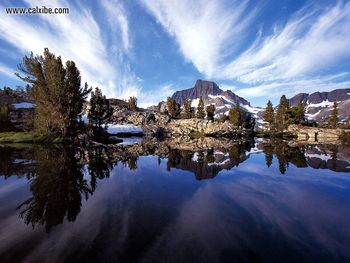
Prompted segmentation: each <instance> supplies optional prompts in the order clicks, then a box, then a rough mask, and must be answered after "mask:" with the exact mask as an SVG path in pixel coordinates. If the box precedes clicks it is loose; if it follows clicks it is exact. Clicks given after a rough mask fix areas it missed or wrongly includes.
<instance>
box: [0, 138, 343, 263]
mask: <svg viewBox="0 0 350 263" xmlns="http://www.w3.org/2000/svg"><path fill="white" fill-rule="evenodd" d="M349 247H350V148H349V147H346V146H337V145H300V144H297V143H295V142H285V141H284V142H283V141H263V140H254V141H217V140H214V139H213V140H211V139H206V140H204V141H202V140H197V141H186V142H181V141H162V142H157V141H149V142H148V141H141V142H140V141H137V143H136V144H132V143H125V144H124V145H121V146H118V147H113V148H103V147H95V148H90V149H80V148H72V147H59V146H52V145H50V146H47V147H45V146H39V145H13V146H11V147H10V146H5V145H3V146H0V261H1V262H350V249H349Z"/></svg>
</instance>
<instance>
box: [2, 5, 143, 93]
mask: <svg viewBox="0 0 350 263" xmlns="http://www.w3.org/2000/svg"><path fill="white" fill-rule="evenodd" d="M113 2H114V3H115V5H113V9H112V8H111V9H109V8H108V7H109V5H112V1H109V0H105V1H102V3H103V5H102V6H103V7H104V8H107V9H108V12H107V16H106V19H108V22H109V24H112V23H113V22H114V21H115V26H114V29H113V33H111V34H110V35H111V37H110V38H109V39H107V40H106V39H105V38H103V36H102V29H101V25H100V24H99V22H98V21H97V20H96V19H95V18H94V17H95V16H94V15H93V13H92V12H93V11H92V9H91V8H89V7H86V6H82V5H81V3H72V2H70V3H68V2H67V1H64V0H61V1H60V0H57V1H50V6H56V7H69V8H70V14H69V15H55V16H49V15H37V16H26V15H1V16H0V38H2V39H3V40H5V41H7V42H8V43H9V44H10V45H12V46H13V47H15V48H16V49H17V50H19V52H21V53H23V54H28V52H30V51H33V52H34V53H35V54H42V52H43V49H44V48H45V47H48V48H49V49H50V51H52V52H54V53H55V54H57V55H60V56H61V57H62V59H63V60H73V61H75V62H76V64H77V66H78V68H79V69H80V71H81V75H82V80H83V81H87V82H88V83H89V84H90V85H93V86H99V87H101V88H102V90H103V91H104V92H105V93H106V94H107V96H110V97H112V96H117V97H124V98H126V97H128V96H131V95H135V96H137V95H138V94H139V92H140V87H139V85H138V82H137V77H136V75H135V74H134V72H133V71H132V69H131V67H130V64H129V63H128V61H127V59H126V56H124V53H125V52H126V50H129V48H130V47H131V43H130V38H129V33H128V32H129V29H128V22H127V17H126V15H125V12H123V9H122V8H123V7H122V5H121V4H120V3H119V2H118V1H113ZM26 4H27V5H28V6H42V5H43V4H44V2H43V1H30V0H28V1H26ZM0 8H1V10H2V12H4V10H5V7H3V6H0ZM103 30H104V29H103ZM112 36H113V37H114V36H120V37H119V38H120V39H122V43H123V45H121V46H120V45H113V43H114V41H115V40H114V39H113V37H112ZM111 43H112V45H111ZM14 70H15V69H14Z"/></svg>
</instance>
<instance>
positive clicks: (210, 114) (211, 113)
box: [206, 104, 215, 121]
mask: <svg viewBox="0 0 350 263" xmlns="http://www.w3.org/2000/svg"><path fill="white" fill-rule="evenodd" d="M206 112H207V119H208V120H210V121H214V114H215V105H214V104H210V105H209V106H207V108H206Z"/></svg>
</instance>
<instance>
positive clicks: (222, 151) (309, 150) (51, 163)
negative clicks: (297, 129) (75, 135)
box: [0, 138, 350, 231]
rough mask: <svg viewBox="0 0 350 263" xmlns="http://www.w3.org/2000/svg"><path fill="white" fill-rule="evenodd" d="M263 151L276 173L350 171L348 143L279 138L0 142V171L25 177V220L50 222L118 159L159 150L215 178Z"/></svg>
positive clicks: (75, 206) (76, 205)
mask: <svg viewBox="0 0 350 263" xmlns="http://www.w3.org/2000/svg"><path fill="white" fill-rule="evenodd" d="M261 151H263V152H264V154H265V161H266V165H267V167H270V166H271V165H273V164H274V159H275V161H277V162H276V164H277V165H278V168H279V170H280V173H281V174H284V173H285V172H286V171H287V169H288V167H289V165H290V164H293V165H294V166H296V167H298V168H301V167H311V168H314V169H329V170H332V171H335V172H350V152H349V149H348V148H344V147H342V146H335V145H312V146H311V145H304V146H300V145H299V146H293V145H292V144H289V143H287V142H284V141H259V142H257V143H254V142H247V141H232V140H217V139H213V138H206V139H204V140H192V141H188V142H184V141H180V142H179V141H176V140H175V141H172V140H168V141H163V142H157V141H143V142H142V143H139V144H135V145H123V146H120V147H117V148H113V149H108V148H104V147H93V148H89V149H79V148H71V147H68V148H64V147H51V148H45V147H39V146H35V147H31V148H9V147H0V175H3V176H4V177H5V178H8V177H10V176H13V175H17V176H26V177H27V178H28V179H30V190H31V197H29V198H28V199H27V200H25V201H23V202H22V203H21V204H19V206H18V208H19V210H20V216H21V217H22V218H23V219H24V221H25V223H26V224H31V225H33V227H34V226H36V225H44V226H45V228H46V230H47V231H49V230H50V228H51V227H53V226H55V225H58V224H61V223H62V222H63V221H64V220H65V219H66V220H68V221H74V220H75V219H76V217H77V216H78V214H79V212H80V209H81V206H82V202H83V199H88V198H89V196H91V195H92V194H93V193H94V191H95V190H96V188H97V187H98V180H103V179H105V178H108V177H109V174H110V171H111V170H112V169H113V168H114V165H115V164H117V163H118V162H120V163H122V164H124V165H125V166H127V167H128V168H129V169H130V170H137V169H138V160H139V157H140V156H150V155H153V156H158V157H159V158H163V159H165V160H167V165H166V167H167V169H168V170H170V169H172V168H175V169H181V170H186V171H189V172H192V173H193V174H194V176H195V178H196V179H197V180H202V179H211V178H214V177H215V176H216V175H217V174H218V173H219V172H220V171H223V170H231V169H233V168H234V167H235V166H238V165H239V164H241V163H242V162H244V161H246V160H247V159H248V158H250V156H252V154H254V153H257V152H261Z"/></svg>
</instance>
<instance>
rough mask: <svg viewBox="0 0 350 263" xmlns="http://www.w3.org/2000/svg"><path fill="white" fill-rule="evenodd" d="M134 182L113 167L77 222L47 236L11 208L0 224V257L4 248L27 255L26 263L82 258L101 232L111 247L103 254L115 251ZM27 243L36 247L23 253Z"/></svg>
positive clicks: (124, 232) (122, 235) (123, 232)
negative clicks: (28, 223) (14, 249)
mask: <svg viewBox="0 0 350 263" xmlns="http://www.w3.org/2000/svg"><path fill="white" fill-rule="evenodd" d="M21 181H22V182H26V180H21ZM137 181H138V178H136V177H133V176H130V174H129V172H128V169H125V168H122V167H121V166H118V167H116V168H115V169H114V170H113V171H112V173H111V178H109V179H104V180H102V181H99V182H98V185H97V188H98V190H99V191H96V192H95V194H94V195H93V196H91V197H90V198H89V200H88V201H87V202H84V203H83V207H82V209H81V213H80V214H79V215H78V217H77V220H76V221H75V222H74V223H71V222H64V223H63V224H62V225H59V226H57V227H55V228H53V229H52V230H51V232H50V234H49V235H46V234H45V231H44V229H43V228H42V227H37V228H36V229H35V230H34V231H31V226H26V225H25V224H24V222H23V221H22V220H21V219H19V218H18V211H16V210H15V207H16V205H13V206H12V208H13V212H12V214H11V215H10V216H9V217H8V219H6V220H1V221H0V229H1V230H0V231H1V232H0V233H1V235H0V236H1V238H0V241H4V242H1V243H0V254H1V253H2V252H5V251H6V249H9V248H16V249H17V250H18V251H22V252H23V253H24V255H26V262H47V261H48V262H62V260H63V259H64V258H74V257H75V256H77V257H84V253H85V252H86V251H88V250H89V249H91V248H92V247H93V245H94V243H96V242H98V241H99V239H101V233H103V240H104V242H106V244H114V245H113V246H107V249H106V250H105V251H104V253H106V254H107V253H108V249H115V248H116V247H118V246H119V244H122V243H124V242H125V238H126V237H127V232H128V222H129V217H130V215H131V211H130V209H129V203H130V202H131V201H132V198H131V193H132V191H133V188H134V185H135V183H137ZM20 201H22V200H19V201H18V202H17V203H19V202H20ZM109 220H111V221H110V222H109ZM29 240H30V242H34V243H35V245H32V246H31V248H30V249H29V250H26V249H25V247H26V243H27V242H28V241H29ZM5 241H6V242H5ZM77 252H80V253H82V254H79V253H78V254H76V253H77ZM107 256H108V255H107Z"/></svg>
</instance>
